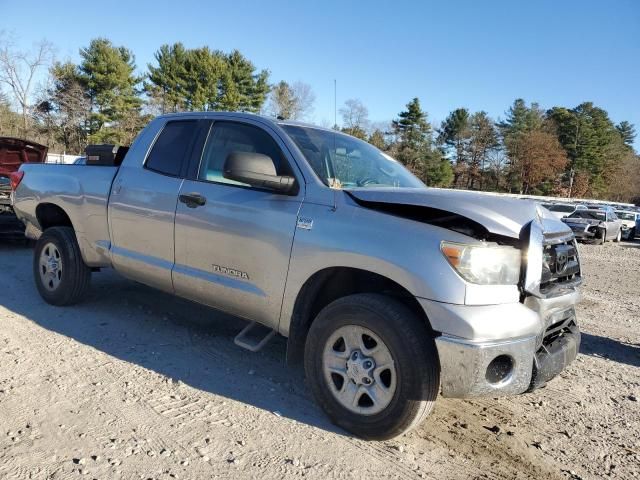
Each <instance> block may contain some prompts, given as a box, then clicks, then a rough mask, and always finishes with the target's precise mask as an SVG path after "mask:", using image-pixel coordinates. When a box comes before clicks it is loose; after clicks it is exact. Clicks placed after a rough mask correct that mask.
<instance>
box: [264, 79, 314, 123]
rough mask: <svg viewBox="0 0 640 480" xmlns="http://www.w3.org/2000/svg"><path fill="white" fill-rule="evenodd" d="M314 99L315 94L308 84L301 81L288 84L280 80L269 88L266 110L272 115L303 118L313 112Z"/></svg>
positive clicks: (292, 118)
mask: <svg viewBox="0 0 640 480" xmlns="http://www.w3.org/2000/svg"><path fill="white" fill-rule="evenodd" d="M315 100H316V96H315V94H314V93H313V90H311V86H310V85H308V84H306V83H303V82H294V83H292V84H291V85H289V84H288V83H287V82H285V81H281V82H279V83H277V84H275V85H274V86H273V87H272V89H271V93H270V94H269V106H268V111H269V113H270V114H271V115H273V116H274V117H278V118H282V119H291V120H304V119H307V118H308V117H309V116H310V115H311V113H312V112H313V103H314V102H315Z"/></svg>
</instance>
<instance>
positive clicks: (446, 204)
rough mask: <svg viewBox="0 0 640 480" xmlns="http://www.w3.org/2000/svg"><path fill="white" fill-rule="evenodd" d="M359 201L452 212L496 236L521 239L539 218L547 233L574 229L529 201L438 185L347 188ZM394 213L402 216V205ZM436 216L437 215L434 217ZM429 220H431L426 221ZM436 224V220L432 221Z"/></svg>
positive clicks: (369, 205) (370, 204)
mask: <svg viewBox="0 0 640 480" xmlns="http://www.w3.org/2000/svg"><path fill="white" fill-rule="evenodd" d="M345 191H346V192H347V193H348V194H349V195H350V196H351V197H353V198H354V199H355V201H356V202H358V203H359V204H361V205H363V206H365V207H369V208H381V209H384V210H389V208H386V207H389V206H392V205H394V206H396V207H401V206H406V207H409V208H410V209H415V208H418V209H424V210H430V211H431V212H432V213H435V212H441V213H442V214H446V213H450V214H455V215H456V216H458V217H462V218H463V219H466V220H468V221H469V222H470V224H474V225H476V226H477V225H479V226H481V227H482V228H484V229H486V231H487V232H489V233H492V234H494V235H501V236H505V237H510V238H515V239H519V238H520V236H521V233H522V230H523V228H524V227H526V226H527V225H528V224H529V223H530V222H531V221H532V220H534V219H536V218H538V219H539V220H540V222H541V223H542V229H543V231H544V233H545V235H549V236H555V235H563V234H571V229H570V228H569V227H567V226H566V225H565V224H564V223H562V222H561V221H560V220H558V219H557V218H555V217H554V216H553V215H552V214H551V212H548V211H547V210H546V209H545V208H542V207H538V205H537V204H536V203H535V202H532V201H530V200H520V199H517V198H510V197H504V196H500V195H488V194H483V193H475V192H466V191H457V190H446V189H438V188H401V189H398V188H375V189H373V188H370V189H348V190H345ZM392 213H397V214H400V215H402V208H395V209H393V211H392ZM432 218H435V216H432ZM427 221H428V220H427ZM433 223H436V222H433Z"/></svg>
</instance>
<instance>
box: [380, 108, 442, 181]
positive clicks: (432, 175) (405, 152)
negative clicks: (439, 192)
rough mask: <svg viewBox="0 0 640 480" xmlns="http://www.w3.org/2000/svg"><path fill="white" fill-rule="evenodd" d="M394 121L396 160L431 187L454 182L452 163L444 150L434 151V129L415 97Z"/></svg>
mask: <svg viewBox="0 0 640 480" xmlns="http://www.w3.org/2000/svg"><path fill="white" fill-rule="evenodd" d="M398 117H399V118H398V119H397V120H394V121H393V122H392V127H393V131H394V133H395V135H396V136H397V138H398V142H397V145H396V146H395V148H394V153H395V154H396V158H397V159H398V160H399V161H400V162H402V163H403V164H405V165H406V166H407V167H408V168H409V169H410V170H411V171H413V172H414V173H415V174H416V175H417V176H418V177H420V178H421V179H422V180H424V181H425V182H426V183H427V184H428V185H434V186H446V185H449V184H450V183H451V180H452V179H453V172H452V169H451V163H450V162H449V161H448V160H447V159H446V158H445V157H444V155H443V153H442V152H441V151H440V150H437V149H434V148H433V139H432V129H431V125H430V124H429V122H428V121H427V114H426V113H425V112H423V111H422V108H421V107H420V101H419V100H418V99H417V98H414V99H413V100H411V101H410V102H409V103H408V104H407V109H406V110H405V111H403V112H400V114H399V115H398Z"/></svg>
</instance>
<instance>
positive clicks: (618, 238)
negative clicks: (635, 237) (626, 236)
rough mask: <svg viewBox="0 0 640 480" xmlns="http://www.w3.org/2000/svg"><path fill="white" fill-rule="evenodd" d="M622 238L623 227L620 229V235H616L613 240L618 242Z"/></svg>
mask: <svg viewBox="0 0 640 480" xmlns="http://www.w3.org/2000/svg"><path fill="white" fill-rule="evenodd" d="M621 239H622V229H621V228H620V229H618V235H616V238H615V239H614V240H613V241H614V242H616V243H618V242H620V240H621Z"/></svg>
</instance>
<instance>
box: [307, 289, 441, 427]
mask: <svg viewBox="0 0 640 480" xmlns="http://www.w3.org/2000/svg"><path fill="white" fill-rule="evenodd" d="M347 332H364V335H361V334H360V333H357V334H356V335H355V336H352V335H351V334H348V333H347ZM347 337H349V338H351V339H352V340H353V339H354V338H355V339H358V340H355V341H352V342H350V343H351V344H356V343H357V344H358V345H360V349H351V348H349V345H347V341H346V340H345V338H347ZM336 339H337V341H336ZM334 342H336V343H334ZM380 345H382V347H381V348H379V347H380ZM342 348H344V351H342V350H341V349H342ZM385 348H386V352H388V355H390V360H391V362H389V361H388V360H387V361H386V362H385V361H384V360H382V361H379V363H380V365H378V364H376V363H375V362H376V361H378V360H379V359H380V357H381V356H382V357H383V358H387V359H389V356H388V355H387V354H384V352H385V350H384V349H385ZM356 350H358V351H359V352H360V357H359V360H358V361H362V362H363V363H361V364H360V366H362V367H363V368H366V367H367V361H366V359H368V358H370V359H373V360H374V362H373V363H374V366H373V368H371V371H372V372H374V373H372V377H369V379H368V381H369V382H371V381H373V383H372V384H370V385H365V384H363V383H362V382H364V381H366V380H367V378H366V377H365V378H359V380H358V382H359V383H356V382H355V380H354V379H353V378H349V375H353V376H359V375H361V374H362V372H363V371H364V370H363V369H360V368H359V367H358V366H354V365H355V363H353V362H354V360H353V355H354V352H356ZM372 352H376V353H372ZM380 352H382V353H380ZM367 354H369V356H367ZM327 358H330V359H331V360H327ZM347 358H348V359H347ZM333 360H337V363H336V364H335V365H338V367H336V369H337V370H340V371H341V372H342V373H334V372H331V373H328V372H329V371H330V370H329V369H328V368H325V367H326V366H327V365H328V364H329V363H331V364H332V365H334V364H333ZM343 361H344V362H345V363H346V365H345V367H342V363H341V362H343ZM350 362H351V364H350ZM381 365H382V366H381ZM385 365H387V366H388V365H390V368H388V369H386V370H385V369H384V366H385ZM304 366H305V373H306V377H307V381H308V382H309V384H310V386H311V390H312V392H313V395H314V397H315V399H316V401H317V402H318V404H319V405H320V406H321V407H322V409H323V410H324V411H325V412H326V414H327V415H328V416H329V418H330V419H331V421H332V422H333V423H335V424H336V425H338V426H340V427H342V428H344V429H345V430H347V431H349V432H351V433H353V434H355V435H357V436H359V437H362V438H365V439H371V440H386V439H389V438H393V437H396V436H398V435H401V434H403V433H405V432H407V431H409V430H411V429H412V428H414V427H415V426H417V425H418V424H420V423H421V422H422V421H423V420H424V419H425V418H426V417H427V416H428V415H429V413H431V410H432V409H433V406H434V404H435V400H436V397H437V396H438V392H439V390H440V365H439V361H438V355H437V351H436V346H435V342H434V340H433V336H432V335H431V333H430V331H429V329H428V327H427V325H426V324H425V321H424V320H423V319H421V318H419V317H418V316H417V315H416V314H414V313H413V312H412V311H411V310H409V309H408V308H407V307H406V306H404V305H403V304H402V303H400V302H398V301H396V300H394V299H392V298H390V297H387V296H383V295H377V294H357V295H350V296H347V297H343V298H340V299H338V300H336V301H334V302H333V303H331V304H329V305H328V306H326V307H325V308H324V309H323V310H322V311H321V312H320V313H319V314H318V316H317V317H316V319H315V321H314V322H313V324H312V325H311V328H310V330H309V334H308V336H307V341H306V345H305V357H304ZM369 366H371V365H370V364H369ZM340 377H342V382H340V380H339V378H340ZM353 389H356V391H357V392H360V395H358V394H357V393H356V395H355V396H354V402H348V401H347V402H344V401H341V400H339V397H338V396H339V395H341V394H343V395H346V393H341V392H347V391H353ZM369 391H371V392H372V393H373V392H385V394H384V395H380V396H379V398H380V399H381V400H380V401H379V402H376V401H374V400H373V397H371V396H369V395H368V394H367V393H366V392H369ZM362 392H364V393H362ZM375 397H378V395H375ZM345 404H350V405H351V406H350V407H349V408H347V407H345ZM354 410H358V411H357V412H356V411H354Z"/></svg>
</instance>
